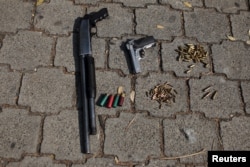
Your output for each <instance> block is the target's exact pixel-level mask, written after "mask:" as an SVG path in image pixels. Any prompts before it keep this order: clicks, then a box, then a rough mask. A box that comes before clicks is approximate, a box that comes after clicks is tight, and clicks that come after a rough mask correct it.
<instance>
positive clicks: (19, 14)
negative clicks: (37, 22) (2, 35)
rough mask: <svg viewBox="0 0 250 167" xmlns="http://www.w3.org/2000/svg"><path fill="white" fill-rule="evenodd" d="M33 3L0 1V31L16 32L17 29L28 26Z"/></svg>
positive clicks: (10, 0) (13, 0)
mask: <svg viewBox="0 0 250 167" xmlns="http://www.w3.org/2000/svg"><path fill="white" fill-rule="evenodd" d="M32 10H33V4H32V3H30V2H24V3H17V1H16V0H9V1H8V3H6V1H5V0H1V1H0V11H1V16H0V22H1V27H0V31H1V32H16V31H17V30H18V29H24V28H29V27H30V23H31V17H32Z"/></svg>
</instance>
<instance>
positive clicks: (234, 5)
mask: <svg viewBox="0 0 250 167" xmlns="http://www.w3.org/2000/svg"><path fill="white" fill-rule="evenodd" d="M205 4H206V6H207V7H214V8H216V9H217V10H218V11H220V12H225V13H236V12H238V11H239V10H247V9H248V7H247V3H246V1H244V0H228V1H218V0H205Z"/></svg>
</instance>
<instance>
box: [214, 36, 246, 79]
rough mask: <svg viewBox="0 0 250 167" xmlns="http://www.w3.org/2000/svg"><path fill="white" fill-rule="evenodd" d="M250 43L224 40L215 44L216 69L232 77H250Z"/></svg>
mask: <svg viewBox="0 0 250 167" xmlns="http://www.w3.org/2000/svg"><path fill="white" fill-rule="evenodd" d="M249 51H250V45H245V44H244V43H243V42H231V41H223V43H222V44H221V45H213V46H212V53H213V55H212V56H213V61H214V71H215V72H217V73H224V74H226V75H227V77H228V78H230V79H250V73H249V63H250V57H249Z"/></svg>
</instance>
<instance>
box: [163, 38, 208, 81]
mask: <svg viewBox="0 0 250 167" xmlns="http://www.w3.org/2000/svg"><path fill="white" fill-rule="evenodd" d="M189 43H192V44H198V43H197V42H195V41H192V40H189V39H185V38H175V39H174V41H173V42H171V43H162V66H163V70H164V71H173V72H175V74H176V75H177V76H181V77H187V76H193V77H199V76H200V75H201V74H205V73H208V72H209V71H210V67H209V68H205V67H204V64H202V63H193V62H184V61H183V62H179V61H178V57H179V53H178V52H176V50H178V47H179V46H182V47H183V46H185V44H189ZM201 45H202V46H203V47H204V49H205V50H206V51H207V52H209V49H208V47H207V46H206V45H204V44H201ZM206 62H207V63H209V64H211V60H210V57H209V56H208V58H207V59H206ZM193 64H194V65H195V67H194V68H193V69H192V71H191V72H190V73H185V71H187V70H188V69H189V66H190V65H193Z"/></svg>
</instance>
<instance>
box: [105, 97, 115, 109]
mask: <svg viewBox="0 0 250 167" xmlns="http://www.w3.org/2000/svg"><path fill="white" fill-rule="evenodd" d="M113 101H114V96H113V95H109V97H108V102H107V106H106V107H108V108H111V107H112V104H113Z"/></svg>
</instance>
